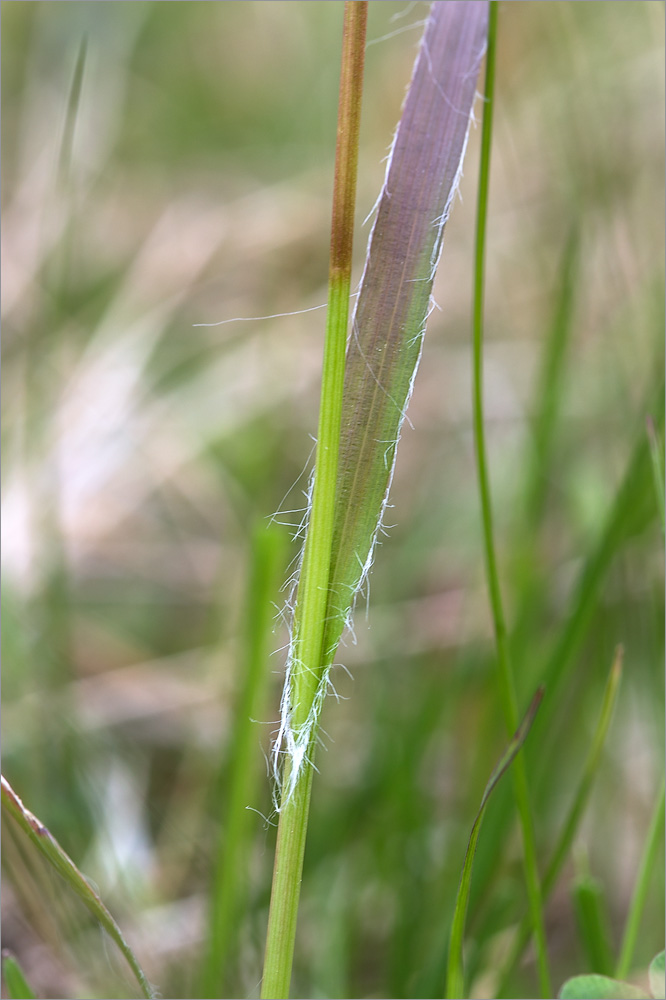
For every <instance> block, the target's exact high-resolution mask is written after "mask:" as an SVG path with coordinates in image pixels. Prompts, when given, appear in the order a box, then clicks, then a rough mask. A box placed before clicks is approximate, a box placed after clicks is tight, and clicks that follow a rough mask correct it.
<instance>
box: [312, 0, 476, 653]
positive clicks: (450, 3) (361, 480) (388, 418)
mask: <svg viewBox="0 0 666 1000" xmlns="http://www.w3.org/2000/svg"><path fill="white" fill-rule="evenodd" d="M487 25H488V3H487V2H486V0H436V2H434V3H433V4H432V7H431V11H430V15H429V17H428V21H427V23H426V28H425V32H424V35H423V38H422V41H421V47H420V50H419V53H418V56H417V60H416V63H415V66H414V71H413V74H412V80H411V83H410V86H409V90H408V93H407V97H406V100H405V104H404V109H403V113H402V116H401V119H400V123H399V126H398V129H397V132H396V135H395V139H394V143H393V148H392V151H391V155H390V158H389V164H388V168H387V172H386V179H385V182H384V187H383V189H382V193H381V196H380V199H379V205H378V210H377V217H376V221H375V224H374V227H373V230H372V233H371V236H370V241H369V246H368V252H367V256H366V266H365V271H364V274H363V278H362V281H361V289H360V293H359V297H358V301H357V305H356V310H355V313H354V316H353V319H352V331H351V335H350V339H349V344H348V349H347V364H346V374H345V394H344V403H343V417H342V434H341V442H340V458H339V472H338V483H337V496H336V506H337V512H338V513H337V519H336V526H335V534H334V544H333V553H334V554H333V563H332V566H331V575H330V584H329V590H330V597H329V615H328V621H329V626H328V630H327V633H326V641H325V645H324V648H325V649H326V650H327V656H326V663H325V664H323V665H324V666H327V665H328V663H330V661H331V660H332V658H333V656H334V655H335V650H336V648H337V645H338V642H339V639H340V635H341V633H342V630H343V628H344V624H345V622H346V621H347V619H348V617H349V614H350V612H351V608H352V606H353V602H354V598H355V595H356V593H357V592H358V590H359V588H360V587H361V586H362V584H363V581H364V579H365V576H366V574H367V572H368V570H369V568H370V565H371V563H372V556H373V549H374V544H375V540H376V537H377V532H378V531H379V528H380V527H381V518H382V514H383V511H384V507H385V505H386V500H387V496H388V491H389V488H390V484H391V478H392V475H393V466H394V461H395V453H396V448H397V442H398V438H399V436H400V429H401V426H402V422H403V419H404V417H405V411H406V407H407V404H408V402H409V397H410V395H411V391H412V386H413V383H414V378H415V375H416V369H417V367H418V362H419V359H420V355H421V348H422V345H423V337H424V333H425V326H426V320H427V317H428V314H429V311H430V306H431V297H430V296H431V291H432V284H433V280H434V277H435V272H436V269H437V264H438V261H439V256H440V252H441V248H442V238H443V233H444V226H445V223H446V220H447V218H448V214H449V210H450V207H451V203H452V200H453V197H454V195H455V192H456V188H457V184H458V181H459V178H460V175H461V167H462V161H463V157H464V153H465V147H466V143H467V135H468V131H469V126H470V122H471V116H472V107H473V103H474V98H475V95H476V85H477V79H478V73H479V69H480V65H481V61H482V59H483V55H484V53H485V48H486V38H487Z"/></svg>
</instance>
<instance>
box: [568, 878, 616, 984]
mask: <svg viewBox="0 0 666 1000" xmlns="http://www.w3.org/2000/svg"><path fill="white" fill-rule="evenodd" d="M573 904H574V913H575V915H576V923H577V925H578V940H579V941H580V944H581V946H582V948H583V951H584V953H585V956H586V958H587V963H586V964H587V966H588V968H591V969H592V971H593V972H595V973H599V974H600V975H602V976H608V975H610V974H611V973H612V972H613V964H614V963H613V953H612V949H611V940H610V930H609V920H608V908H607V905H606V899H605V896H604V891H603V887H602V886H601V884H600V883H599V881H598V880H597V879H595V878H592V877H591V876H590V875H584V876H583V877H581V878H579V879H578V880H577V881H576V882H575V884H574V886H573Z"/></svg>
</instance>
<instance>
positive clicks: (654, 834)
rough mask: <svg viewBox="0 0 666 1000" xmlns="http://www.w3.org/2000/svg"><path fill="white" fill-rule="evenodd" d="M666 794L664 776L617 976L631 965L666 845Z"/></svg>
mask: <svg viewBox="0 0 666 1000" xmlns="http://www.w3.org/2000/svg"><path fill="white" fill-rule="evenodd" d="M665 798H666V790H665V784H664V780H663V779H662V782H661V788H660V790H659V794H658V796H657V801H656V802H655V806H654V812H653V813H652V818H651V820H650V826H649V828H648V832H647V837H646V838H645V846H644V848H643V855H642V857H641V862H640V865H639V868H638V874H637V875H636V882H635V883H634V891H633V895H632V897H631V903H630V904H629V914H628V916H627V923H626V926H625V928H624V934H623V936H622V946H621V948H620V957H619V959H618V962H617V966H616V969H615V975H616V976H626V975H627V974H628V972H629V969H630V968H631V962H632V960H633V957H634V950H635V948H636V942H637V941H638V932H639V930H640V925H641V919H642V917H643V911H644V909H645V901H646V898H647V894H648V890H649V888H650V885H651V884H652V876H653V869H654V866H655V864H656V861H657V854H658V852H659V850H661V849H662V845H663V834H664V804H665Z"/></svg>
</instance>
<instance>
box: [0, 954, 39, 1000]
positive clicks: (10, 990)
mask: <svg viewBox="0 0 666 1000" xmlns="http://www.w3.org/2000/svg"><path fill="white" fill-rule="evenodd" d="M2 976H3V979H4V980H5V987H6V988H7V996H8V997H9V1000H35V994H34V993H33V992H32V990H31V989H30V987H29V986H28V981H27V979H26V978H25V976H24V974H23V969H22V968H21V966H20V965H19V963H18V962H17V961H16V959H15V958H14V957H13V955H9V954H6V953H3V956H2Z"/></svg>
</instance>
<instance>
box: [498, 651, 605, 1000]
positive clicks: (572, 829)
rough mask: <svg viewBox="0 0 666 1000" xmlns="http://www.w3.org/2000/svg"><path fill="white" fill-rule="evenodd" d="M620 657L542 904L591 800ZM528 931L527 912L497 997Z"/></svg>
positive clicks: (546, 879)
mask: <svg viewBox="0 0 666 1000" xmlns="http://www.w3.org/2000/svg"><path fill="white" fill-rule="evenodd" d="M623 656H624V651H623V649H622V647H621V646H618V648H617V649H616V651H615V657H614V659H613V665H612V666H611V669H610V673H609V675H608V681H607V682H606V688H605V690H604V696H603V700H602V703H601V711H600V712H599V719H598V721H597V725H596V728H595V731H594V735H593V737H592V743H591V745H590V750H589V753H588V755H587V757H586V759H585V763H584V764H583V769H582V772H581V778H580V783H579V785H578V788H577V790H576V794H575V795H574V798H573V800H572V803H571V806H570V807H569V811H568V813H567V816H566V819H565V821H564V823H563V825H562V829H561V831H560V834H559V836H558V838H557V843H556V845H555V850H554V851H553V855H552V857H551V859H550V862H549V863H548V867H547V868H546V872H545V874H544V877H543V881H542V884H541V892H542V895H543V900H544V903H545V901H546V900H547V899H548V897H549V895H550V893H551V892H552V890H553V888H554V886H555V884H556V882H557V877H558V875H559V874H560V871H561V870H562V865H563V864H564V862H565V860H566V858H567V855H568V853H569V850H570V848H571V845H572V843H573V839H574V837H575V836H576V832H577V830H578V827H579V825H580V821H581V819H582V817H583V814H584V812H585V808H586V806H587V804H588V802H589V799H590V793H591V791H592V787H593V784H594V778H595V775H596V773H597V769H598V767H599V762H600V761H601V754H602V751H603V748H604V744H605V742H606V736H607V734H608V729H609V726H610V723H611V719H612V718H613V710H614V708H615V703H616V701H617V695H618V691H619V688H620V679H621V677H622V663H623ZM530 931H531V916H530V914H529V913H528V914H526V915H525V917H524V918H523V920H522V921H521V923H520V926H519V928H518V931H517V933H516V937H515V940H514V943H513V945H512V947H511V950H510V951H509V955H508V957H507V960H506V962H505V963H504V967H503V969H502V972H501V977H500V985H499V988H498V996H503V995H506V990H507V989H508V988H509V980H510V977H511V974H512V972H513V970H514V968H515V966H516V963H517V961H518V959H519V958H520V956H521V955H522V953H523V951H524V949H525V946H526V945H527V942H528V941H529V937H530Z"/></svg>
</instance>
